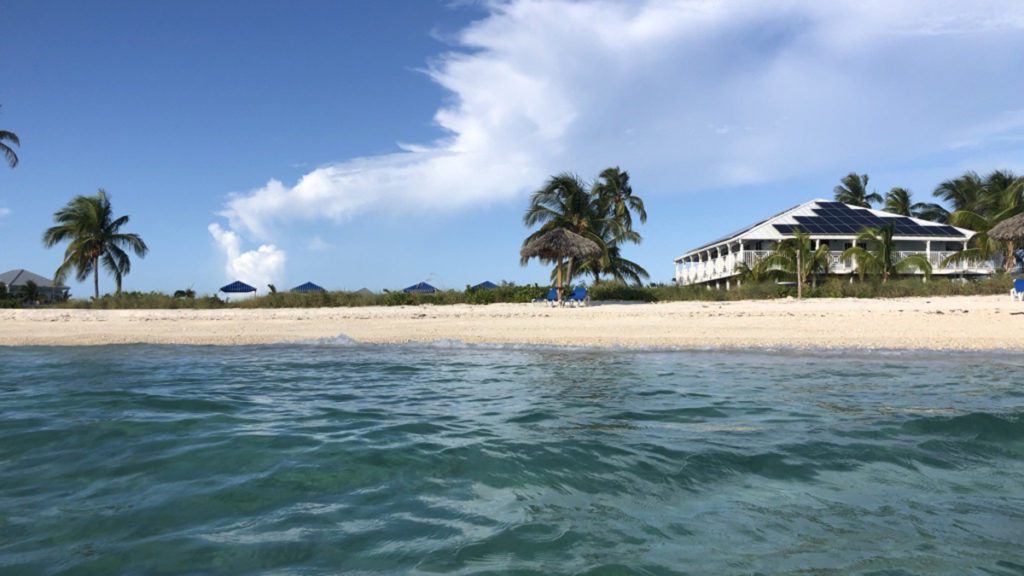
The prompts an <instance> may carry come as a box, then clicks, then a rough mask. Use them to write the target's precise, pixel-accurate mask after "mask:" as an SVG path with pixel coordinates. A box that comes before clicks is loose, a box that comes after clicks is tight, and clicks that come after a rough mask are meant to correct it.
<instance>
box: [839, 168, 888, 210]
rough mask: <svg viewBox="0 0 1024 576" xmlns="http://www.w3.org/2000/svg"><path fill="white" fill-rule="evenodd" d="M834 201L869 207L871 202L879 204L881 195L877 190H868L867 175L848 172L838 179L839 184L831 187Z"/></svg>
mask: <svg viewBox="0 0 1024 576" xmlns="http://www.w3.org/2000/svg"><path fill="white" fill-rule="evenodd" d="M833 192H835V197H836V202H842V203H843V204H849V205H851V206H860V207H862V208H871V205H872V204H881V202H882V197H881V196H880V195H879V194H878V192H868V175H867V174H857V173H856V172H850V173H849V174H847V175H846V176H843V177H842V179H840V180H839V185H838V186H836V187H835V188H834V189H833Z"/></svg>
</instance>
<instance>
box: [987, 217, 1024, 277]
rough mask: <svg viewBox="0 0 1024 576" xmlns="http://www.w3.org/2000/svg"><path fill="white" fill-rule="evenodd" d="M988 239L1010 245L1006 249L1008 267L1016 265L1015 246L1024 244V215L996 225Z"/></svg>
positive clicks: (990, 231)
mask: <svg viewBox="0 0 1024 576" xmlns="http://www.w3.org/2000/svg"><path fill="white" fill-rule="evenodd" d="M988 237H989V238H992V239H993V240H998V241H1000V242H1006V243H1007V244H1008V246H1007V249H1006V260H1005V262H1006V267H1007V269H1009V268H1010V266H1012V265H1013V264H1014V262H1013V260H1014V253H1013V252H1014V246H1020V245H1022V244H1024V214H1017V215H1016V216H1011V217H1009V218H1007V219H1006V220H1003V221H1002V222H1000V223H999V224H996V225H995V226H993V227H992V229H991V230H989V231H988Z"/></svg>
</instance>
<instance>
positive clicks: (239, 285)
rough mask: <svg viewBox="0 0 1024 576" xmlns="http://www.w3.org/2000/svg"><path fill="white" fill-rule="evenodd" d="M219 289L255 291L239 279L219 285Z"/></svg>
mask: <svg viewBox="0 0 1024 576" xmlns="http://www.w3.org/2000/svg"><path fill="white" fill-rule="evenodd" d="M220 291H221V292H237V293H245V292H255V291H256V289H255V288H253V287H252V286H249V285H248V284H246V283H245V282H242V281H241V280H235V281H234V282H232V283H231V284H228V285H227V286H221V287H220Z"/></svg>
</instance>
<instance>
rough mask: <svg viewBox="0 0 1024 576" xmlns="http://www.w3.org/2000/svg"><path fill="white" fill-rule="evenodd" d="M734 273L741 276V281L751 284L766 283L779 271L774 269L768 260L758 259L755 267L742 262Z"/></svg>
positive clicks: (737, 265)
mask: <svg viewBox="0 0 1024 576" xmlns="http://www.w3.org/2000/svg"><path fill="white" fill-rule="evenodd" d="M733 271H734V272H736V273H737V274H739V280H740V281H750V282H755V283H756V282H764V281H766V280H771V279H772V278H774V277H775V276H776V275H777V273H778V271H777V270H775V269H774V268H772V266H771V262H770V261H769V260H768V259H767V258H758V259H757V260H755V261H754V265H753V266H750V265H748V264H747V263H746V262H740V263H738V264H736V268H734V269H733Z"/></svg>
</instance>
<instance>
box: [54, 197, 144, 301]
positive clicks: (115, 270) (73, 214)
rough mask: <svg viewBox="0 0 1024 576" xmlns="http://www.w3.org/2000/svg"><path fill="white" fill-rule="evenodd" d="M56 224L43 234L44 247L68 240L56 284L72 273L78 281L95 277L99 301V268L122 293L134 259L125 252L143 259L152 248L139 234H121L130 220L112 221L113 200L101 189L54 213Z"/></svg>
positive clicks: (94, 281)
mask: <svg viewBox="0 0 1024 576" xmlns="http://www.w3.org/2000/svg"><path fill="white" fill-rule="evenodd" d="M53 219H54V220H55V221H56V222H57V225H56V226H53V227H51V228H49V229H47V230H46V232H45V233H43V244H44V245H45V246H46V247H47V248H50V247H53V246H55V245H57V244H59V243H61V242H63V241H65V240H67V241H68V242H69V243H68V247H67V250H65V252H64V262H63V263H62V264H61V265H60V267H59V268H57V272H56V273H54V283H56V284H59V283H61V282H63V281H64V280H65V279H66V278H67V275H68V273H69V272H70V271H71V270H74V271H75V279H77V280H78V281H79V282H83V281H85V279H86V278H88V277H89V274H92V275H93V288H94V291H95V296H96V298H99V297H100V264H101V263H102V264H103V268H104V269H106V270H107V272H109V273H111V274H113V275H114V280H115V281H116V282H117V292H118V293H119V294H120V292H121V281H122V278H123V277H124V276H126V275H127V274H128V273H129V272H131V259H130V258H129V257H128V253H127V252H125V249H128V250H131V251H132V252H135V254H136V255H137V256H138V257H140V258H143V257H145V256H146V253H147V252H149V247H147V246H146V243H145V242H144V241H143V240H142V238H141V237H139V235H138V234H134V233H124V232H121V231H120V230H121V227H122V226H124V225H125V224H127V223H128V216H121V217H119V218H114V217H113V211H112V210H111V207H110V199H109V197H108V196H107V193H106V191H104V190H102V189H100V191H99V193H98V194H96V195H95V196H76V197H74V198H73V199H72V200H71V201H70V202H68V203H67V205H66V206H64V208H61V209H60V210H59V211H57V212H56V213H54V215H53Z"/></svg>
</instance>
